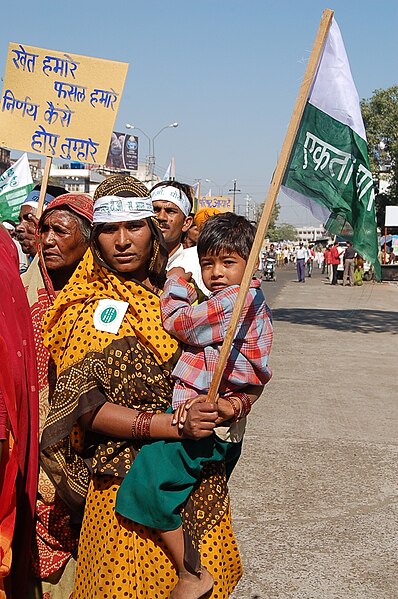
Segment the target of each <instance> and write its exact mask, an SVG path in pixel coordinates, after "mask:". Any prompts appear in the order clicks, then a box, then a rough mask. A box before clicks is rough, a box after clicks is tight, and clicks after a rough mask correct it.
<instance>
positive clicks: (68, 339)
mask: <svg viewBox="0 0 398 599" xmlns="http://www.w3.org/2000/svg"><path fill="white" fill-rule="evenodd" d="M94 201H95V203H94V230H93V236H92V242H91V249H90V250H89V251H88V252H87V253H86V255H85V257H84V258H83V260H82V262H81V263H80V265H79V266H78V268H77V270H76V271H75V273H74V275H73V276H72V278H71V280H70V281H69V284H68V285H67V286H66V287H65V288H64V289H63V290H62V291H61V293H60V294H59V295H58V297H57V298H56V300H55V302H54V304H53V306H52V307H51V308H50V309H49V311H48V313H47V315H46V317H45V320H44V343H45V345H46V347H48V349H49V351H50V353H51V356H52V358H53V359H54V362H55V364H56V367H57V381H56V386H55V391H54V395H53V398H52V405H51V409H50V413H49V416H48V419H47V422H46V426H45V429H44V431H43V436H42V451H43V462H44V464H45V467H46V469H47V471H48V472H49V473H50V474H51V476H52V479H53V480H54V481H55V482H56V484H57V489H58V492H59V494H60V496H61V497H62V499H63V500H64V501H65V502H66V503H67V504H68V505H69V506H70V507H71V508H72V509H73V510H74V513H75V514H76V515H77V514H78V512H79V511H81V512H82V511H83V509H84V517H83V523H82V530H81V535H80V542H79V555H78V565H77V574H76V583H75V589H74V599H83V598H84V599H91V598H101V599H111V598H112V599H119V598H120V599H122V598H125V597H129V598H130V599H138V598H139V599H142V598H146V599H156V598H158V597H168V596H170V594H171V593H172V590H173V587H174V586H175V585H176V583H177V572H176V568H175V562H174V561H173V560H172V559H171V556H170V553H169V551H168V549H167V548H166V545H165V544H164V542H163V541H162V539H161V537H160V535H159V533H158V532H157V531H156V530H154V529H151V528H147V527H145V526H144V525H140V524H135V523H134V522H132V521H130V520H128V519H126V518H124V517H122V516H120V515H118V514H117V513H116V512H115V500H116V494H117V491H118V489H119V487H120V484H121V482H122V480H123V479H124V477H125V475H126V474H127V472H128V471H129V469H130V467H131V465H132V463H133V461H134V458H135V457H136V455H137V453H138V451H139V449H140V447H141V446H142V445H143V444H145V443H146V442H148V441H149V440H150V439H164V440H171V439H175V440H179V439H193V440H195V439H203V438H206V437H209V436H210V435H212V432H213V430H214V428H215V426H216V424H219V423H221V422H224V421H227V420H229V419H231V418H232V417H233V416H234V408H233V407H232V405H231V403H230V402H228V401H223V400H220V401H219V404H218V406H215V405H213V404H210V403H208V402H206V403H196V404H194V405H193V406H192V408H191V409H189V410H188V411H187V412H186V419H185V422H184V424H183V427H182V428H180V427H179V426H177V425H175V424H173V414H172V413H170V412H168V413H166V411H167V410H168V408H169V407H170V405H171V397H172V378H171V371H172V370H173V367H174V365H175V363H176V361H177V359H178V356H179V351H180V350H179V347H178V344H177V341H176V340H175V339H174V338H173V337H171V336H170V335H169V334H168V333H167V332H166V331H165V329H164V328H163V326H162V320H161V312H160V301H159V294H160V290H161V289H162V287H163V284H164V281H165V265H166V261H167V252H166V250H165V246H164V241H163V236H162V234H161V232H160V230H159V228H158V226H157V222H156V219H155V218H154V213H153V208H152V202H151V200H150V198H148V192H147V190H146V188H145V187H144V185H142V184H141V183H139V182H138V181H136V180H135V179H134V178H132V177H128V176H119V175H115V176H112V177H110V178H108V179H106V180H105V181H104V182H103V183H101V184H100V185H99V187H98V188H97V191H96V193H95V196H94ZM260 391H261V388H257V393H255V394H249V398H250V399H251V400H252V401H254V400H255V399H256V398H257V397H258V395H259V393H260ZM205 503H206V506H207V507H206V511H205V512H204V511H203V506H204V504H205ZM181 516H182V523H183V529H184V535H185V536H186V538H187V539H189V543H187V545H186V547H187V549H186V555H185V559H186V562H187V564H188V566H189V564H190V563H191V562H192V561H195V559H197V553H198V552H199V551H200V553H201V561H202V564H203V566H204V568H205V569H204V570H203V572H209V573H210V574H211V576H210V578H213V579H214V587H213V591H212V593H211V595H206V596H207V597H209V596H211V597H212V599H226V598H227V597H229V596H230V593H231V592H232V590H233V589H234V587H235V586H236V584H237V582H238V580H239V578H240V576H241V563H240V558H239V553H238V549H237V545H236V541H235V538H234V535H233V532H232V528H231V518H230V506H229V497H228V491H227V486H226V475H225V465H224V463H223V462H218V463H210V464H208V465H207V466H206V467H205V468H204V469H203V472H202V475H201V478H200V483H199V484H198V485H197V486H196V488H195V490H194V491H193V492H192V493H191V495H190V497H189V499H188V500H187V502H186V503H185V504H184V507H183V509H182V512H181ZM188 548H189V551H188ZM207 548H209V550H207ZM210 549H211V550H210ZM192 571H193V572H194V569H192ZM192 577H193V579H192V584H191V586H190V594H189V595H188V594H186V595H185V596H186V597H187V599H188V597H192V598H196V597H201V596H202V595H204V594H205V593H207V592H208V591H209V590H210V588H211V586H212V585H213V581H212V582H211V585H209V578H207V577H206V576H203V573H202V574H198V575H195V574H192ZM171 596H173V597H178V596H179V595H175V594H172V595H171Z"/></svg>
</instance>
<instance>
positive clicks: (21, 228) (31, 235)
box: [15, 185, 68, 260]
mask: <svg viewBox="0 0 398 599" xmlns="http://www.w3.org/2000/svg"><path fill="white" fill-rule="evenodd" d="M40 189H41V185H36V186H35V187H34V188H33V189H32V191H31V192H30V193H29V195H28V197H27V198H26V199H25V200H24V202H23V203H22V206H21V209H20V211H19V217H18V219H19V224H18V225H17V227H16V229H15V231H16V236H17V240H18V241H19V243H20V244H21V248H22V251H23V253H24V254H26V255H27V256H28V257H29V259H30V260H33V258H34V257H35V256H36V254H37V249H36V239H35V230H36V225H37V222H38V221H37V218H36V212H37V208H38V206H39V195H40ZM64 193H68V192H67V191H66V189H64V188H63V187H58V186H57V185H48V186H47V193H46V195H45V198H44V206H46V205H47V204H48V203H49V202H51V200H53V199H54V198H56V197H58V196H60V195H63V194H64Z"/></svg>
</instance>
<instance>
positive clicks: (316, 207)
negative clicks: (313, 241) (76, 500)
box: [281, 185, 330, 223]
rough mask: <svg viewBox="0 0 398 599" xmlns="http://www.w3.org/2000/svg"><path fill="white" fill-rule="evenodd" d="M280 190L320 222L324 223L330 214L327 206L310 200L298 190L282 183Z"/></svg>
mask: <svg viewBox="0 0 398 599" xmlns="http://www.w3.org/2000/svg"><path fill="white" fill-rule="evenodd" d="M281 190H282V191H283V193H284V194H285V195H287V197H288V198H291V199H292V200H295V201H296V202H298V203H299V204H301V205H302V206H305V207H306V208H308V210H309V211H310V212H311V214H312V215H313V216H314V218H316V219H317V220H319V221H320V222H321V223H325V222H326V221H327V220H328V218H329V216H330V210H328V208H325V207H324V206H321V205H320V204H318V203H317V202H314V200H311V198H309V197H307V196H305V195H303V194H301V193H299V192H298V191H294V190H293V189H289V188H288V187H285V186H284V185H282V187H281Z"/></svg>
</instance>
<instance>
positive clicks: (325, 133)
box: [282, 19, 381, 276]
mask: <svg viewBox="0 0 398 599" xmlns="http://www.w3.org/2000/svg"><path fill="white" fill-rule="evenodd" d="M282 190H283V191H284V193H286V195H288V196H289V197H291V198H293V199H295V200H297V201H298V202H300V203H301V204H303V205H304V206H307V207H308V208H309V209H310V210H311V212H312V213H313V214H314V216H315V217H316V218H318V219H319V220H322V221H323V222H325V227H326V229H327V230H328V231H329V232H331V233H333V234H335V235H340V236H342V237H344V238H345V239H347V240H348V241H351V243H352V244H353V246H354V247H355V249H356V250H357V252H358V253H359V254H361V255H362V256H363V257H364V258H366V259H367V260H369V261H370V262H371V263H372V264H373V265H374V266H375V269H376V273H377V274H378V275H379V276H380V274H381V271H380V265H379V263H378V260H377V253H378V245H377V228H376V218H375V195H374V191H373V178H372V173H371V171H370V165H369V158H368V154H367V144H366V134H365V128H364V124H363V121H362V115H361V110H360V104H359V98H358V94H357V91H356V88H355V84H354V81H353V79H352V75H351V71H350V66H349V63H348V58H347V54H346V51H345V48H344V43H343V40H342V37H341V33H340V30H339V27H338V25H337V23H336V21H335V20H334V19H333V21H332V23H331V26H330V29H329V33H328V36H327V39H326V43H325V46H324V50H323V54H322V57H321V60H320V62H319V66H318V70H317V73H316V75H315V78H314V81H313V84H312V88H311V91H310V94H309V98H308V101H307V104H306V107H305V110H304V114H303V117H302V119H301V123H300V127H299V130H298V133H297V137H296V139H295V143H294V147H293V151H292V153H291V155H290V159H289V164H288V167H287V169H286V172H285V176H284V179H283V185H282Z"/></svg>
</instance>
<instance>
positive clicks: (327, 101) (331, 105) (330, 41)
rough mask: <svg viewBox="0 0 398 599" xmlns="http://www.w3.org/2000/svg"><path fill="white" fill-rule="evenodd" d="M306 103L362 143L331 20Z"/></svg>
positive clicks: (358, 118) (356, 101)
mask: <svg viewBox="0 0 398 599" xmlns="http://www.w3.org/2000/svg"><path fill="white" fill-rule="evenodd" d="M309 102H310V103H311V104H312V105H313V106H316V107H317V108H319V109H320V110H322V111H323V112H326V114H328V115H329V116H331V117H333V118H334V119H336V120H338V121H340V123H344V125H348V126H349V127H350V128H351V129H353V131H355V132H356V133H357V134H358V135H359V136H360V137H362V139H365V140H366V133H365V127H364V124H363V120H362V114H361V109H360V106H359V97H358V93H357V90H356V88H355V84H354V81H353V79H352V75H351V69H350V65H349V62H348V57H347V53H346V51H345V47H344V42H343V38H342V37H341V33H340V29H339V26H338V25H337V23H336V21H335V20H334V19H333V21H332V24H331V26H330V29H329V33H328V37H327V39H326V43H325V48H324V51H323V54H322V58H321V61H320V63H319V66H318V71H317V74H316V76H315V79H314V83H313V85H312V90H311V92H310V96H309Z"/></svg>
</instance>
